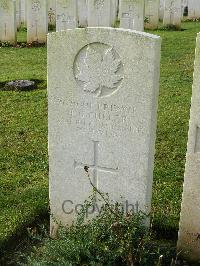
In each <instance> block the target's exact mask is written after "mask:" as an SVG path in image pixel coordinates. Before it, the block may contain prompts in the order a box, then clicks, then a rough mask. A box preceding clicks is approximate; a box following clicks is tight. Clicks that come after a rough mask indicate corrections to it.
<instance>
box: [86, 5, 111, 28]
mask: <svg viewBox="0 0 200 266" xmlns="http://www.w3.org/2000/svg"><path fill="white" fill-rule="evenodd" d="M87 3H88V26H89V27H110V26H111V24H112V23H111V8H112V2H111V1H108V0H87Z"/></svg>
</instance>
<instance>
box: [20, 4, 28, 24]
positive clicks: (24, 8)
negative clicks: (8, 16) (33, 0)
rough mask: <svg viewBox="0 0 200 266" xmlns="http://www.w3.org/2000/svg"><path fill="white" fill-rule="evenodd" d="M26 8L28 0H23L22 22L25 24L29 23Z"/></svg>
mask: <svg viewBox="0 0 200 266" xmlns="http://www.w3.org/2000/svg"><path fill="white" fill-rule="evenodd" d="M26 9H27V0H21V23H22V24H23V25H24V26H26V25H27V19H26Z"/></svg>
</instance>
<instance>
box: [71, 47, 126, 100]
mask: <svg viewBox="0 0 200 266" xmlns="http://www.w3.org/2000/svg"><path fill="white" fill-rule="evenodd" d="M123 72H124V71H123V65H122V62H121V59H120V56H119V55H118V53H117V52H116V51H115V50H114V49H113V47H111V46H109V45H106V44H103V43H91V44H88V45H87V46H85V47H83V48H82V49H81V50H80V51H79V53H78V54H77V56H76V58H75V62H74V76H75V79H76V81H77V83H78V85H79V86H80V88H81V89H82V90H83V91H84V92H86V93H90V94H93V95H94V96H96V97H104V96H108V95H111V94H113V93H114V92H116V91H117V90H118V89H119V85H120V84H121V82H122V80H123Z"/></svg>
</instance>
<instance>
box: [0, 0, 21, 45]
mask: <svg viewBox="0 0 200 266" xmlns="http://www.w3.org/2000/svg"><path fill="white" fill-rule="evenodd" d="M16 30H17V27H16V2H15V1H12V0H0V41H1V42H6V41H8V42H10V43H11V44H15V43H16V41H17V39H16V38H17V35H16V33H17V32H16Z"/></svg>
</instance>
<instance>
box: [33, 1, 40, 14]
mask: <svg viewBox="0 0 200 266" xmlns="http://www.w3.org/2000/svg"><path fill="white" fill-rule="evenodd" d="M40 8H41V4H40V1H38V0H34V1H33V2H32V9H33V10H34V11H35V12H38V11H39V10H40Z"/></svg>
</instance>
